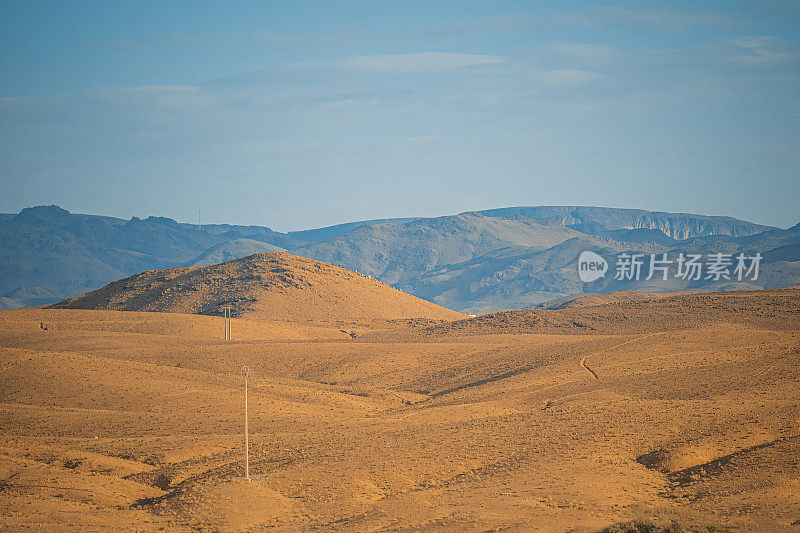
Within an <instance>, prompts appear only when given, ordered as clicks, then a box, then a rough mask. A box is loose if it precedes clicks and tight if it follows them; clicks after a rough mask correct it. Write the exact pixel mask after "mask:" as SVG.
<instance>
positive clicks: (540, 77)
mask: <svg viewBox="0 0 800 533" xmlns="http://www.w3.org/2000/svg"><path fill="white" fill-rule="evenodd" d="M601 77H602V76H601V75H600V74H598V73H596V72H591V71H588V70H581V69H575V68H564V69H555V70H542V71H539V72H536V73H535V74H534V75H533V78H534V79H536V80H537V81H539V82H542V83H544V84H545V85H554V86H570V85H582V84H584V83H589V82H591V81H595V80H597V79H600V78H601Z"/></svg>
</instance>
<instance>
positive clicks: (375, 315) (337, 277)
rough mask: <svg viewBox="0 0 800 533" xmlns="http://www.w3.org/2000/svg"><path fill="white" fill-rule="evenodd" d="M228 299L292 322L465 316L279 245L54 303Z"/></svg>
mask: <svg viewBox="0 0 800 533" xmlns="http://www.w3.org/2000/svg"><path fill="white" fill-rule="evenodd" d="M223 306H230V307H231V308H232V310H233V311H232V313H233V316H235V317H243V318H252V319H262V320H264V319H267V320H287V321H293V322H338V321H353V320H398V319H410V318H424V319H433V320H454V319H458V318H462V317H463V315H462V314H460V313H456V312H455V311H451V310H449V309H446V308H444V307H440V306H438V305H436V304H433V303H430V302H427V301H425V300H421V299H419V298H416V297H414V296H411V295H409V294H406V293H404V292H402V291H399V290H397V289H395V288H394V287H391V286H389V285H386V284H384V283H381V282H380V281H377V280H374V279H371V278H370V277H368V276H364V275H361V274H359V273H357V272H353V271H350V270H346V269H344V268H341V267H339V266H336V265H332V264H329V263H323V262H321V261H314V260H311V259H306V258H303V257H297V256H294V255H291V254H288V253H282V252H271V253H260V254H254V255H251V256H248V257H245V258H242V259H237V260H234V261H228V262H226V263H220V264H216V265H209V266H203V267H187V268H172V269H166V270H148V271H146V272H143V273H141V274H136V275H134V276H131V277H129V278H125V279H122V280H119V281H116V282H114V283H111V284H109V285H106V286H105V287H103V288H101V289H98V290H96V291H92V292H90V293H87V294H84V295H83V296H78V297H75V298H70V299H69V300H65V301H63V302H60V303H57V304H54V305H53V306H52V308H55V309H109V310H119V311H162V312H171V313H191V314H199V315H217V316H218V315H221V314H222V313H223V311H222V307H223Z"/></svg>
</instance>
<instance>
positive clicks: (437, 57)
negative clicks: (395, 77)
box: [331, 52, 506, 74]
mask: <svg viewBox="0 0 800 533" xmlns="http://www.w3.org/2000/svg"><path fill="white" fill-rule="evenodd" d="M505 61H506V60H505V58H503V57H500V56H493V55H483V54H453V53H447V52H418V53H413V54H386V55H369V56H354V57H347V58H344V59H341V60H339V61H336V62H334V63H332V64H331V66H334V67H339V68H343V69H348V70H357V71H361V72H375V73H386V74H417V73H430V72H443V71H449V70H457V69H464V68H467V67H480V66H484V65H496V64H499V63H504V62H505Z"/></svg>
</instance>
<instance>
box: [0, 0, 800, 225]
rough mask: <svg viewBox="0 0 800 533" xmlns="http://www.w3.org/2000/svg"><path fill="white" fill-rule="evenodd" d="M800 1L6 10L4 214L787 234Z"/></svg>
mask: <svg viewBox="0 0 800 533" xmlns="http://www.w3.org/2000/svg"><path fill="white" fill-rule="evenodd" d="M799 30H800V2H796V1H790V0H783V1H779V0H772V1H770V0H767V1H759V2H734V1H725V2H668V3H667V2H665V3H654V2H630V3H596V2H533V1H524V2H511V1H505V2H504V1H493V2H469V1H457V2H456V1H453V2H430V1H428V2H413V1H412V2H344V1H340V2H328V1H325V2H266V1H264V2H227V3H222V2H178V1H172V2H125V3H123V2H100V1H98V2H30V1H23V2H13V1H4V2H2V3H0V68H1V69H2V76H1V77H0V179H2V190H3V194H2V195H0V212H17V211H19V210H20V209H21V208H23V207H26V206H30V205H41V204H53V203H54V204H58V205H61V206H62V207H64V208H66V209H69V210H70V211H73V212H85V213H96V214H107V215H113V216H119V217H122V218H129V217H131V216H134V215H135V216H139V217H145V216H148V215H159V216H169V217H172V218H175V219H177V220H181V221H187V222H193V221H196V220H197V212H198V209H199V210H200V211H201V213H202V218H203V222H204V223H205V222H208V223H211V222H231V223H239V224H260V225H267V226H270V227H272V228H274V229H278V230H283V231H286V230H292V229H304V228H310V227H318V226H323V225H329V224H335V223H339V222H345V221H350V220H358V219H365V218H384V217H395V216H398V217H400V216H436V215H443V214H452V213H457V212H462V211H467V210H477V209H484V208H492V207H503V206H510V205H540V204H545V205H564V204H567V205H572V204H575V205H604V206H616V207H634V208H642V209H648V210H663V211H683V212H695V213H704V214H712V215H730V216H735V217H738V218H743V219H747V220H752V221H754V222H760V223H765V224H771V225H777V226H781V227H787V226H790V225H794V224H796V223H797V222H800V208H798V205H800V202H798V201H797V198H798V197H800V179H798V178H800V175H799V174H800V173H799V172H798V168H800V149H799V148H800V45H798V37H799V36H800V31H799Z"/></svg>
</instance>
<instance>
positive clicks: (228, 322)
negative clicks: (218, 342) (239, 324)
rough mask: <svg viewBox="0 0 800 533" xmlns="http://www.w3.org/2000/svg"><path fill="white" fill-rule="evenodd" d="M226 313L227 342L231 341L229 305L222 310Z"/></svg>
mask: <svg viewBox="0 0 800 533" xmlns="http://www.w3.org/2000/svg"><path fill="white" fill-rule="evenodd" d="M222 309H223V311H224V312H225V340H226V341H229V340H231V308H230V307H228V306H227V305H226V306H225V307H223V308H222Z"/></svg>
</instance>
